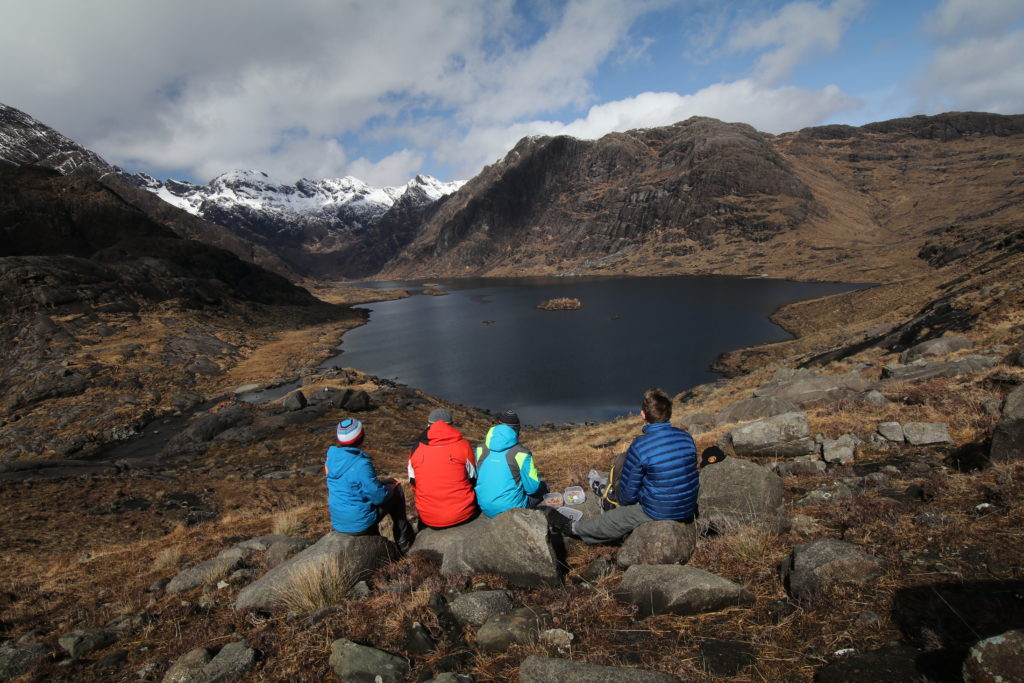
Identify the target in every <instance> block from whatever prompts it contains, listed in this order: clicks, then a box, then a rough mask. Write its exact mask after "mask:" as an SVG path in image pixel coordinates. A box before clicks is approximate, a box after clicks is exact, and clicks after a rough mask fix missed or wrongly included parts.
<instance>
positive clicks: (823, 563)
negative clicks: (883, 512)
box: [779, 538, 885, 599]
mask: <svg viewBox="0 0 1024 683" xmlns="http://www.w3.org/2000/svg"><path fill="white" fill-rule="evenodd" d="M884 569H885V563H884V562H882V561H881V560H879V559H878V558H876V557H872V556H871V555H869V554H867V553H865V552H864V551H863V550H861V549H860V548H858V547H857V546H855V545H853V544H852V543H846V542H844V541H840V540H838V539H834V538H823V539H819V540H817V541H811V542H810V543H803V544H800V545H798V546H796V547H795V548H793V552H792V553H791V554H790V556H789V557H788V558H786V559H785V560H783V562H782V564H781V565H780V567H779V571H780V573H781V575H782V582H783V585H784V586H785V587H786V590H787V591H788V592H789V594H790V595H791V596H793V597H794V598H798V599H806V598H813V597H816V596H820V595H821V594H822V593H823V592H824V591H826V590H828V589H829V588H831V587H833V586H834V585H837V584H840V583H864V582H866V581H871V580H872V579H875V578H878V577H879V576H881V574H882V572H883V571H884Z"/></svg>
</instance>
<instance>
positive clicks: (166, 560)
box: [153, 546, 182, 571]
mask: <svg viewBox="0 0 1024 683" xmlns="http://www.w3.org/2000/svg"><path fill="white" fill-rule="evenodd" d="M181 557H182V551H181V548H180V547H178V546H174V547H171V548H164V549H163V550H161V551H160V552H159V553H157V555H156V557H155V558H153V571H163V570H165V569H171V568H173V567H177V566H178V565H179V564H181Z"/></svg>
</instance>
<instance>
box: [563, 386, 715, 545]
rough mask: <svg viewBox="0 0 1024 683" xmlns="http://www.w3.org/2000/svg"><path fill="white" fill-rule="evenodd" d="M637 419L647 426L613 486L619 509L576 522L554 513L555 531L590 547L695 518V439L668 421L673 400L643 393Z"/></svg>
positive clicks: (697, 478) (697, 479) (697, 480)
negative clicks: (658, 523) (656, 524)
mask: <svg viewBox="0 0 1024 683" xmlns="http://www.w3.org/2000/svg"><path fill="white" fill-rule="evenodd" d="M640 416H641V417H643V418H644V420H646V422H647V425H646V426H645V427H644V430H643V434H641V435H640V436H638V437H636V438H635V439H634V440H633V443H631V444H630V446H629V450H628V451H627V452H626V458H625V461H624V462H623V464H622V471H621V474H620V475H619V478H618V482H617V487H618V503H619V505H618V507H614V508H612V509H611V510H609V511H607V512H605V513H604V514H602V515H601V516H600V517H596V518H594V519H591V520H587V521H580V522H575V523H572V522H571V521H570V520H568V519H567V518H565V517H563V516H562V515H560V514H558V513H557V512H556V514H554V515H551V516H550V518H551V520H552V524H553V526H555V528H557V529H559V530H560V531H563V532H567V533H571V534H573V535H575V536H578V537H579V538H580V539H581V540H583V541H584V542H586V543H591V544H594V543H608V542H610V541H615V540H618V539H620V538H623V537H624V536H626V535H627V534H628V533H630V532H631V531H633V529H635V528H636V527H638V526H640V525H641V524H644V523H645V522H651V521H654V520H661V519H671V520H676V521H680V522H688V521H691V520H692V519H693V516H694V513H695V512H696V509H697V493H698V491H699V489H700V474H699V473H698V470H697V448H696V446H695V445H694V443H693V437H691V436H690V435H689V434H688V433H687V432H686V431H684V430H682V429H679V428H677V427H673V426H672V424H671V423H670V422H669V420H670V419H671V417H672V399H670V398H669V397H668V395H667V394H666V393H665V392H664V391H662V390H661V389H650V390H648V391H647V392H646V393H645V394H644V400H643V405H642V408H641V411H640Z"/></svg>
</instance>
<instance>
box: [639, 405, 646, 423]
mask: <svg viewBox="0 0 1024 683" xmlns="http://www.w3.org/2000/svg"><path fill="white" fill-rule="evenodd" d="M640 419H641V420H643V421H644V422H647V413H645V412H644V409H643V408H641V409H640Z"/></svg>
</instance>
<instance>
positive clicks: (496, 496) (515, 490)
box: [476, 424, 540, 517]
mask: <svg viewBox="0 0 1024 683" xmlns="http://www.w3.org/2000/svg"><path fill="white" fill-rule="evenodd" d="M487 451H490V452H489V453H487ZM485 453H487V456H486V458H484V460H483V462H482V463H481V462H480V458H481V456H483V455H484V454H485ZM510 456H511V457H510ZM476 467H477V474H476V501H477V504H478V505H479V506H480V510H481V511H483V513H484V514H485V515H487V516H488V517H497V516H498V515H500V514H501V513H502V512H504V511H505V510H511V509H512V508H523V507H526V505H527V502H528V499H527V496H528V495H529V494H532V493H536V492H537V489H538V488H540V477H539V476H538V475H537V468H536V467H535V466H534V464H533V454H532V453H530V450H529V449H528V448H526V447H525V446H523V445H522V444H520V443H519V434H517V433H516V430H514V429H512V428H511V427H509V426H508V425H506V424H499V425H495V426H494V427H491V430H490V431H489V432H487V437H486V438H485V439H484V443H483V445H482V446H477V447H476ZM512 468H515V472H514V473H513V469H512Z"/></svg>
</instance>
